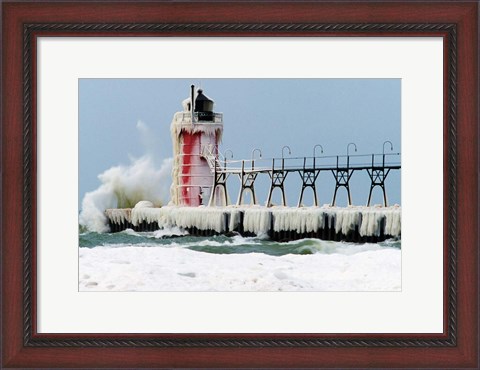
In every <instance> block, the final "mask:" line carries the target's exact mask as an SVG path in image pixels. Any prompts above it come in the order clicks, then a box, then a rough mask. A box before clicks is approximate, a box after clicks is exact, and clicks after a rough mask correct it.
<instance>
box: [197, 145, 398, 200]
mask: <svg viewBox="0 0 480 370" xmlns="http://www.w3.org/2000/svg"><path fill="white" fill-rule="evenodd" d="M202 155H203V156H204V157H205V159H206V160H207V163H208V164H209V166H210V169H211V171H212V173H213V174H214V182H213V188H212V192H211V198H210V202H209V204H210V205H213V204H217V203H218V201H219V200H218V199H216V197H217V196H218V192H217V191H216V190H217V188H222V189H223V194H224V199H223V202H224V205H228V196H227V180H228V178H229V176H230V175H236V176H238V177H239V178H240V191H239V194H238V198H237V202H236V204H237V205H241V204H243V197H244V194H245V192H246V191H249V192H250V193H251V196H252V200H253V203H254V204H258V200H257V197H256V194H255V181H256V180H257V178H258V176H259V175H268V176H269V178H270V189H269V192H268V198H267V201H266V205H267V207H270V206H272V193H273V190H274V189H276V188H278V189H279V190H280V192H281V194H282V205H284V206H286V199H285V179H286V178H287V176H288V175H289V174H291V173H298V174H299V175H300V178H301V180H302V186H301V189H300V195H299V199H298V203H297V205H298V207H300V206H301V205H302V200H303V195H304V193H305V190H306V189H307V188H311V189H312V191H313V197H314V203H315V206H318V197H317V189H316V181H317V178H318V176H319V174H320V173H321V172H330V173H331V174H332V175H333V177H334V180H335V188H334V191H333V198H332V202H331V206H335V203H336V198H337V192H338V190H339V189H340V188H341V187H343V188H345V189H346V191H347V197H348V205H352V198H351V192H350V188H351V186H350V179H351V178H352V176H353V174H354V173H356V172H366V173H367V174H368V176H369V178H370V189H369V194H368V200H367V202H366V205H367V206H370V202H371V198H372V192H373V189H374V188H375V187H380V188H381V190H382V193H383V203H384V206H385V207H387V206H388V204H387V203H388V201H387V191H386V186H385V180H386V178H387V176H388V175H389V173H390V171H392V170H400V169H401V163H400V153H388V154H387V153H381V154H367V155H336V156H313V157H287V158H286V157H281V158H269V159H263V158H258V159H255V158H253V155H252V158H251V159H249V160H247V159H241V160H232V159H227V158H225V157H224V156H220V158H219V157H218V156H215V155H214V154H213V151H209V150H208V148H207V149H205V148H204V149H203V150H202Z"/></svg>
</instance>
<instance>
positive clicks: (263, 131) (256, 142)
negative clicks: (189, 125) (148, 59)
mask: <svg viewBox="0 0 480 370" xmlns="http://www.w3.org/2000/svg"><path fill="white" fill-rule="evenodd" d="M191 84H194V85H196V86H197V87H201V88H203V90H204V94H206V95H207V96H209V97H210V98H211V99H213V100H214V101H215V111H216V112H221V113H223V115H224V133H223V142H222V144H221V147H220V150H221V152H224V151H225V150H226V149H230V150H232V151H233V153H234V159H250V158H251V155H252V154H251V153H252V150H253V149H254V148H259V149H261V151H262V157H263V158H272V157H281V156H282V147H283V146H285V145H288V146H289V147H290V148H291V152H292V154H291V155H288V150H287V149H285V151H284V154H285V157H286V158H287V157H304V156H307V157H311V156H312V155H313V148H314V146H315V145H316V144H320V145H322V147H323V149H324V153H323V155H325V156H333V155H345V154H346V152H347V145H348V144H349V143H351V142H353V143H355V144H356V146H357V150H358V151H357V152H356V153H355V150H354V147H353V146H350V154H366V155H369V154H372V153H375V154H381V153H382V150H383V143H384V142H385V141H386V140H389V141H391V142H392V143H393V147H394V150H393V152H401V143H400V136H401V135H400V133H401V124H400V122H401V116H400V113H401V100H400V96H401V80H400V79H195V78H192V79H81V80H79V141H80V142H79V151H80V152H79V205H80V204H81V200H82V199H83V196H84V195H85V193H86V192H88V191H92V190H95V189H96V188H97V187H98V186H99V185H100V181H99V180H98V178H97V176H98V175H99V174H100V173H102V172H103V171H105V170H106V169H108V168H110V167H112V166H116V165H119V164H124V165H128V164H129V162H130V158H131V157H135V158H138V157H141V156H142V155H144V154H146V151H147V150H148V151H149V153H150V154H151V155H153V157H154V158H155V159H156V160H157V163H158V165H160V163H161V162H162V160H163V159H165V158H169V157H172V142H171V137H170V123H171V120H172V117H173V115H174V113H175V112H177V111H181V110H182V105H181V102H182V100H184V99H185V98H187V97H188V96H189V94H190V85H191ZM138 121H142V122H143V123H145V124H146V125H147V126H148V127H149V128H150V130H151V137H149V138H148V140H147V141H148V142H147V143H146V142H145V138H142V136H141V135H140V133H139V131H138V130H137V128H136V126H137V123H138ZM147 147H148V148H149V149H147ZM385 152H386V153H390V145H385ZM316 154H317V156H319V155H321V154H320V150H319V149H317V153H316ZM378 160H380V157H379V158H378ZM395 160H397V159H395ZM355 161H357V162H362V163H363V162H369V161H371V158H368V157H363V158H362V157H358V158H352V162H355ZM267 163H268V164H267ZM263 165H266V166H270V165H271V160H270V161H267V160H266V161H264V163H263ZM238 183H239V180H238V178H234V177H231V178H230V179H229V181H228V188H229V195H230V198H231V199H232V200H233V201H235V200H236V198H237V194H238ZM386 184H387V193H388V199H389V203H390V204H394V203H398V204H400V203H401V201H400V171H392V172H391V173H390V175H389V176H388V178H387V182H386ZM334 185H335V182H334V178H333V176H332V174H331V173H328V172H322V173H321V174H320V176H319V178H318V180H317V188H318V196H319V202H320V204H326V203H330V202H331V199H332V195H333V190H334ZM268 186H269V180H268V177H267V176H263V177H261V178H259V180H258V184H257V186H256V191H257V196H258V198H259V203H261V204H264V202H265V200H266V196H267V192H268ZM369 186H370V180H369V178H368V175H367V173H366V172H365V171H363V172H358V173H354V175H353V176H352V179H351V188H352V189H351V190H352V198H353V203H354V204H356V205H363V204H365V203H366V201H367V197H368V191H369ZM286 188H287V200H288V203H289V205H292V206H293V205H296V203H297V201H298V195H299V192H300V188H301V182H300V177H299V176H298V174H295V173H292V174H290V175H289V176H288V177H287V180H286ZM337 198H338V201H337V204H338V205H345V204H346V192H345V191H344V190H343V189H340V191H339V193H338V196H337ZM278 199H279V197H278V194H276V195H275V197H274V201H276V203H278ZM375 203H382V198H381V192H380V190H379V188H377V189H376V190H375V191H374V197H373V204H375ZM305 204H306V205H310V204H312V199H311V193H310V192H309V191H307V192H306V195H305Z"/></svg>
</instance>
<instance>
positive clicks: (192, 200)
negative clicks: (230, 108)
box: [170, 85, 223, 207]
mask: <svg viewBox="0 0 480 370" xmlns="http://www.w3.org/2000/svg"><path fill="white" fill-rule="evenodd" d="M192 103H193V104H192ZM182 106H183V111H182V112H177V113H175V115H174V117H173V120H172V123H171V126H170V132H171V135H172V142H173V168H172V186H171V190H170V193H171V204H172V205H175V206H190V207H198V206H200V205H205V204H207V203H208V200H209V199H210V195H211V191H212V184H213V176H214V174H213V172H214V171H213V167H214V166H215V161H216V160H217V159H218V145H219V142H220V140H221V137H222V133H223V115H222V114H221V113H215V112H214V110H213V107H214V101H213V100H212V99H210V98H209V97H207V96H206V95H205V94H204V93H203V90H202V89H198V90H197V91H196V92H195V89H194V86H193V85H192V87H191V95H190V98H187V99H185V100H184V101H183V102H182Z"/></svg>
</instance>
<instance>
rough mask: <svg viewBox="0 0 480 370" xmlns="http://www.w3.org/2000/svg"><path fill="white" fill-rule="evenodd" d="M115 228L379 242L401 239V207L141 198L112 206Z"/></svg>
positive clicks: (110, 212) (109, 212) (109, 216)
mask: <svg viewBox="0 0 480 370" xmlns="http://www.w3.org/2000/svg"><path fill="white" fill-rule="evenodd" d="M105 215H106V217H107V219H108V224H109V226H110V230H111V232H118V231H121V230H125V229H127V228H131V229H134V230H136V231H154V230H157V229H162V228H171V227H178V228H180V229H183V230H186V231H188V233H189V234H191V235H197V236H212V235H218V234H227V235H228V234H231V233H238V234H241V235H244V236H254V235H256V236H265V237H268V238H270V239H272V240H276V241H288V240H296V239H303V238H319V239H324V240H335V241H340V240H343V241H350V242H378V241H382V240H385V239H389V238H393V237H400V234H401V207H400V206H398V205H396V206H392V207H380V206H378V207H355V206H350V207H331V206H323V207H301V208H298V207H269V208H267V207H261V206H242V207H238V206H227V207H205V206H200V207H178V206H166V207H161V208H155V207H153V206H152V205H151V203H150V202H139V204H137V205H136V206H135V207H134V208H124V209H107V210H106V211H105Z"/></svg>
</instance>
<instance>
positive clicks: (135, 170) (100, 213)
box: [79, 156, 172, 232]
mask: <svg viewBox="0 0 480 370" xmlns="http://www.w3.org/2000/svg"><path fill="white" fill-rule="evenodd" d="M171 169H172V158H168V159H165V160H163V162H162V164H161V166H160V168H157V167H156V166H155V164H154V161H153V159H152V158H151V157H150V156H143V157H141V158H138V159H132V160H131V163H130V165H128V166H115V167H112V168H109V169H108V170H106V171H105V172H103V173H102V174H100V175H99V176H98V178H99V179H100V181H101V185H100V186H99V187H98V188H97V189H96V190H94V191H92V192H89V193H86V194H85V197H84V198H83V201H82V211H81V213H80V217H79V221H80V225H82V226H85V227H86V228H87V229H88V230H90V231H96V232H106V231H108V225H107V218H106V217H105V214H104V211H105V209H107V208H133V207H134V206H135V204H136V203H137V202H139V201H141V200H144V199H148V200H150V201H151V202H152V203H153V204H154V205H155V206H161V205H163V204H165V203H167V202H168V200H169V187H170V183H171V178H170V173H171Z"/></svg>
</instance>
